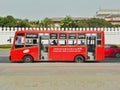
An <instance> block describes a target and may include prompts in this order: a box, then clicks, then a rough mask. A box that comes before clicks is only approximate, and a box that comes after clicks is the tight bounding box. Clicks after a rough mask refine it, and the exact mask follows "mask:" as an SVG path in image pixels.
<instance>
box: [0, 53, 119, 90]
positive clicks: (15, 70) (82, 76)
mask: <svg viewBox="0 0 120 90" xmlns="http://www.w3.org/2000/svg"><path fill="white" fill-rule="evenodd" d="M8 55H9V52H8V51H2V52H0V90H120V59H118V58H106V59H105V60H104V61H102V62H92V63H91V62H87V63H64V62H59V63H46V62H42V63H10V61H9V59H8Z"/></svg>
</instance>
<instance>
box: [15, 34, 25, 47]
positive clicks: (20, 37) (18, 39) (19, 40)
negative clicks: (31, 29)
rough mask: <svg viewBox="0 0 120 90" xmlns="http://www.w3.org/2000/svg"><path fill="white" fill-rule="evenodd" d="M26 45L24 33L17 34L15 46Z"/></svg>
mask: <svg viewBox="0 0 120 90" xmlns="http://www.w3.org/2000/svg"><path fill="white" fill-rule="evenodd" d="M23 47H24V33H20V34H17V36H16V39H15V48H23Z"/></svg>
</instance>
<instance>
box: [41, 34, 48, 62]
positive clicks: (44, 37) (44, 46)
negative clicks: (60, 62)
mask: <svg viewBox="0 0 120 90" xmlns="http://www.w3.org/2000/svg"><path fill="white" fill-rule="evenodd" d="M48 47H49V34H39V58H40V61H48Z"/></svg>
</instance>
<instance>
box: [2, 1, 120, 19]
mask: <svg viewBox="0 0 120 90" xmlns="http://www.w3.org/2000/svg"><path fill="white" fill-rule="evenodd" d="M99 9H120V0H0V16H2V17H4V16H7V15H12V16H14V17H15V18H21V19H30V20H41V19H44V18H45V17H49V18H52V17H65V16H71V17H93V16H95V15H96V11H98V10H99Z"/></svg>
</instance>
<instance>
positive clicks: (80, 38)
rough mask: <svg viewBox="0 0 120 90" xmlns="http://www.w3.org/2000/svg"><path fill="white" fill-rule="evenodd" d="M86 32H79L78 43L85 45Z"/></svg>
mask: <svg viewBox="0 0 120 90" xmlns="http://www.w3.org/2000/svg"><path fill="white" fill-rule="evenodd" d="M85 44H86V40H85V34H78V45H85Z"/></svg>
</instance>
